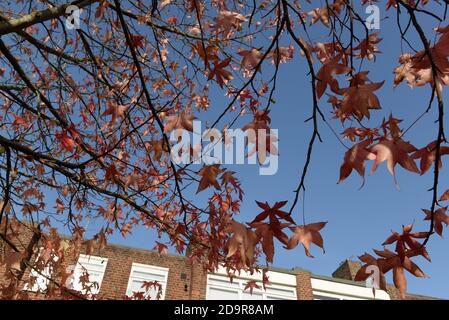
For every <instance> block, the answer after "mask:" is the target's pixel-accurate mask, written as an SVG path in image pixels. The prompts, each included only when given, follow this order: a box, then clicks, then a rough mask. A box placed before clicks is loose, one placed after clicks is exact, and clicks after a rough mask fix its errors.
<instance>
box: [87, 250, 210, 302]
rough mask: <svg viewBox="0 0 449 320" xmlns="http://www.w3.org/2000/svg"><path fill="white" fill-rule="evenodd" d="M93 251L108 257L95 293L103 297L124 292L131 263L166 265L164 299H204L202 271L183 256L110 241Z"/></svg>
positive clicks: (115, 296)
mask: <svg viewBox="0 0 449 320" xmlns="http://www.w3.org/2000/svg"><path fill="white" fill-rule="evenodd" d="M93 255H96V256H101V257H102V258H107V259H108V264H107V266H106V270H105V274H104V277H103V282H102V284H101V288H100V292H99V295H100V296H101V297H102V298H103V299H121V298H123V296H124V295H125V293H126V289H127V286H128V281H129V276H130V273H131V267H132V264H133V263H141V264H148V265H154V266H158V267H164V268H168V269H169V271H168V279H167V288H166V292H165V299H167V300H176V299H204V298H205V292H206V275H205V274H204V273H203V271H202V269H200V267H199V266H198V265H194V266H193V268H192V264H191V262H190V260H189V259H188V258H187V257H184V256H175V255H168V254H158V253H155V252H152V251H148V250H141V249H135V248H127V247H122V246H116V245H110V246H107V247H106V248H104V249H102V250H101V252H94V253H93ZM192 283H193V284H194V287H193V288H192V287H191V284H192Z"/></svg>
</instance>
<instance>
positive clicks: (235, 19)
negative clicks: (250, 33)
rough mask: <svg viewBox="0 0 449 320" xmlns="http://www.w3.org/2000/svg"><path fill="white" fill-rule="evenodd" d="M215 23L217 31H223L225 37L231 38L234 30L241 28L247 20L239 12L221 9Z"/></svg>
mask: <svg viewBox="0 0 449 320" xmlns="http://www.w3.org/2000/svg"><path fill="white" fill-rule="evenodd" d="M214 21H215V23H216V24H215V25H214V27H213V29H214V30H215V31H216V32H217V33H222V34H223V37H224V38H229V36H230V35H231V33H232V30H233V29H235V30H237V31H239V30H241V28H242V27H241V25H242V23H243V22H245V21H246V17H245V16H244V15H242V14H240V13H238V12H232V11H226V10H223V11H220V12H219V13H218V16H217V17H216V18H214Z"/></svg>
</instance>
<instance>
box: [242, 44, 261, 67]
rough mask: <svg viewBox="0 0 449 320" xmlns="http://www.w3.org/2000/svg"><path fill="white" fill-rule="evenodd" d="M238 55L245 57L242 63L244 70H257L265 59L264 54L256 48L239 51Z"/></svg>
mask: <svg viewBox="0 0 449 320" xmlns="http://www.w3.org/2000/svg"><path fill="white" fill-rule="evenodd" d="M238 54H239V55H241V56H242V57H243V59H242V62H241V66H242V68H245V69H248V70H251V69H254V68H256V67H257V66H258V65H259V63H260V60H261V59H262V57H263V54H262V53H261V52H260V49H256V48H252V49H251V50H242V51H239V52H238ZM259 70H260V68H259Z"/></svg>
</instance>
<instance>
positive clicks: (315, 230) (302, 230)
mask: <svg viewBox="0 0 449 320" xmlns="http://www.w3.org/2000/svg"><path fill="white" fill-rule="evenodd" d="M326 224H327V221H325V222H316V223H310V224H306V225H302V226H295V227H290V230H292V231H293V232H294V234H293V236H292V237H291V238H290V239H289V241H288V244H287V246H286V248H287V249H293V248H295V247H296V246H297V245H298V244H299V243H301V244H302V245H303V246H304V251H305V253H306V256H308V257H310V258H313V256H312V255H311V254H310V244H311V243H314V244H316V245H317V246H318V247H320V248H321V249H323V252H324V246H323V238H322V237H321V234H320V230H321V229H323V228H324V226H325V225H326Z"/></svg>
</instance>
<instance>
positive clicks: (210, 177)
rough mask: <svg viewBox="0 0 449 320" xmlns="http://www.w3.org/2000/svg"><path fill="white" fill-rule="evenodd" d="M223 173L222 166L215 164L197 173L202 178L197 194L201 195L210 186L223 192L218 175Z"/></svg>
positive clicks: (206, 166)
mask: <svg viewBox="0 0 449 320" xmlns="http://www.w3.org/2000/svg"><path fill="white" fill-rule="evenodd" d="M222 172H223V170H222V169H220V164H213V165H209V166H208V165H205V166H204V167H203V168H201V170H200V171H198V173H197V174H198V175H199V176H201V177H202V178H201V180H200V183H199V185H198V189H197V191H196V193H199V192H201V191H203V190H204V189H206V188H208V187H210V186H214V187H215V189H217V190H221V187H220V185H219V184H218V182H217V175H218V174H220V173H222Z"/></svg>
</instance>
